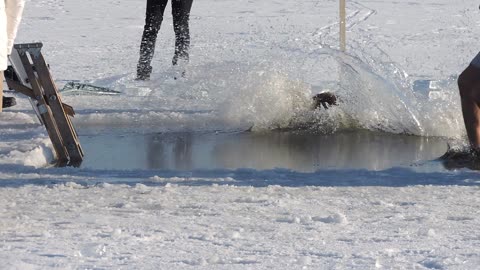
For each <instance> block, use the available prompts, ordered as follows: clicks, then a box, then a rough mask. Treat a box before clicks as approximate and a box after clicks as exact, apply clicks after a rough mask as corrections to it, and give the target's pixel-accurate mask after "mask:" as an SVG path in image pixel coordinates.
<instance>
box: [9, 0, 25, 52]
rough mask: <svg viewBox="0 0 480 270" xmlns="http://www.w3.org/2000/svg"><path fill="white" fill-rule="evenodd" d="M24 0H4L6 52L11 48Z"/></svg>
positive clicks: (10, 50)
mask: <svg viewBox="0 0 480 270" xmlns="http://www.w3.org/2000/svg"><path fill="white" fill-rule="evenodd" d="M24 6H25V1H24V0H5V11H6V13H7V36H8V45H7V50H8V51H7V53H8V54H10V53H11V52H12V48H13V42H14V40H15V37H16V36H17V30H18V25H19V24H20V20H21V19H22V13H23V7H24Z"/></svg>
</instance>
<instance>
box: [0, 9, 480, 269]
mask: <svg viewBox="0 0 480 270" xmlns="http://www.w3.org/2000/svg"><path fill="white" fill-rule="evenodd" d="M338 4H339V3H338V1H327V0H323V1H320V0H319V1H292V0H283V1H274V0H264V1H246V0H241V1H238V0H237V1H233V0H195V1H194V3H193V8H192V14H191V36H192V48H191V62H190V64H189V65H188V66H187V68H186V71H187V73H186V74H187V75H186V77H185V78H181V79H179V80H174V79H173V77H174V76H175V75H176V74H177V72H178V71H177V70H175V69H173V68H172V67H171V57H172V55H173V43H174V36H173V27H172V18H171V15H170V14H171V9H170V6H167V10H166V11H165V18H164V21H163V26H162V29H161V31H160V33H159V39H158V41H157V50H156V55H155V58H154V62H153V74H152V79H151V80H150V81H148V82H137V81H134V80H133V79H134V71H135V66H136V61H137V60H138V46H139V43H140V38H141V32H142V29H143V22H144V12H145V11H144V9H145V1H143V0H130V1H114V0H104V1H95V0H83V1H75V0H38V1H28V0H27V2H26V9H25V16H24V19H23V21H22V25H21V28H20V32H19V34H18V39H17V42H18V43H24V42H35V41H42V42H43V43H44V47H43V49H42V50H43V53H44V55H45V57H46V59H47V60H48V62H49V64H50V66H51V72H52V74H53V76H54V78H55V80H56V82H57V84H58V85H59V87H60V88H61V86H62V85H64V84H65V83H66V82H68V81H72V80H75V81H80V82H89V83H93V84H95V85H98V86H104V87H108V88H110V89H113V90H116V91H119V92H120V94H119V95H114V96H106V95H91V94H88V95H87V94H83V95H81V94H80V95H72V94H67V93H66V94H65V95H64V96H63V101H64V102H65V103H68V104H70V105H72V106H74V108H75V110H76V112H77V115H76V116H75V118H74V124H75V126H76V128H77V131H78V133H79V135H80V138H82V136H90V137H95V136H103V137H105V136H109V135H111V136H112V138H114V137H115V136H130V135H132V134H134V135H136V136H138V135H148V134H170V133H172V134H175V133H185V132H189V133H192V134H198V133H201V134H205V133H214V132H222V133H227V134H228V133H229V132H239V131H243V130H247V129H249V130H250V129H251V132H258V133H262V134H268V133H269V132H274V131H273V130H279V129H280V130H284V129H288V130H291V129H296V128H298V127H301V128H302V129H307V131H310V132H312V133H318V134H333V135H335V134H340V133H341V132H345V131H350V132H351V131H353V132H355V131H356V130H357V131H358V130H368V131H371V132H383V133H389V134H402V135H409V136H422V137H425V138H431V137H435V138H437V137H442V138H445V140H448V141H449V143H450V144H451V145H463V144H465V132H464V127H463V119H462V116H461V109H460V102H459V96H458V92H457V89H456V82H455V78H456V76H458V74H459V73H460V72H461V71H462V69H463V68H464V67H465V66H466V65H467V64H468V63H469V61H470V59H471V58H472V57H473V56H474V55H476V54H477V50H478V27H479V24H480V12H479V10H478V3H477V2H475V1H463V0H462V1H460V0H455V1H452V0H449V1H447V0H440V1H433V0H425V1H368V0H366V1H347V52H346V53H342V52H340V51H339V50H338V43H339V42H338V29H339V26H338ZM326 90H329V91H332V92H334V93H336V94H337V95H338V96H339V101H340V102H339V106H337V107H333V108H331V109H329V110H326V111H325V110H317V111H312V110H310V109H309V105H310V98H311V96H312V95H313V94H316V93H318V92H322V91H326ZM6 95H15V94H13V93H11V92H7V93H6ZM17 97H18V103H19V104H18V105H17V106H16V107H14V108H12V109H7V110H5V112H3V113H1V114H0V269H375V268H376V269H476V268H478V266H479V265H480V233H479V229H478V228H479V227H480V221H479V219H478V210H477V209H478V205H479V203H480V190H479V188H478V187H479V183H480V182H479V181H480V177H479V174H478V172H476V171H472V170H469V169H457V170H446V169H445V168H443V167H442V166H441V164H440V162H438V161H431V160H430V161H429V160H412V164H411V165H407V166H405V165H404V164H402V166H391V167H389V168H384V167H375V168H378V169H363V170H360V169H322V170H318V171H314V172H301V171H296V170H290V169H286V168H282V167H281V166H280V167H278V168H272V169H258V168H257V169H255V168H240V169H221V168H218V169H207V170H167V169H150V170H147V169H144V170H142V169H132V170H124V169H117V168H113V169H105V170H100V169H92V168H83V167H81V168H54V167H52V166H51V165H50V163H51V162H52V161H53V160H54V153H53V149H52V145H51V143H50V141H49V138H48V135H47V134H46V131H45V130H44V128H43V127H42V126H40V125H39V123H38V120H37V119H36V116H35V115H34V114H33V112H32V110H31V107H30V103H29V102H28V101H27V100H26V99H24V98H21V97H20V96H17ZM275 132H278V131H275ZM98 151H102V149H98ZM86 155H87V156H86V158H87V159H88V156H89V155H94V153H92V154H89V153H86ZM335 158H336V156H332V157H331V159H332V160H334V159H335Z"/></svg>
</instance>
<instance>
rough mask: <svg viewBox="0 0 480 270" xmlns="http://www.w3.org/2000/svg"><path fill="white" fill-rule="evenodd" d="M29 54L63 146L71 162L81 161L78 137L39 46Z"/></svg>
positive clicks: (81, 154) (81, 153)
mask: <svg viewBox="0 0 480 270" xmlns="http://www.w3.org/2000/svg"><path fill="white" fill-rule="evenodd" d="M29 52H30V56H31V58H32V61H33V65H34V66H35V68H36V73H37V75H38V78H39V80H40V82H41V85H42V86H43V91H44V93H45V95H46V97H47V98H48V104H49V105H50V108H51V109H52V113H53V116H54V118H55V120H56V123H57V126H58V129H59V131H60V135H61V136H62V139H63V142H64V144H65V147H66V149H67V151H68V154H69V157H70V161H71V162H81V161H82V160H83V151H82V149H81V146H80V143H79V140H78V137H77V136H76V133H75V131H74V129H73V126H72V123H71V121H70V119H69V118H68V116H67V115H66V113H65V109H64V107H63V103H62V100H61V97H60V94H59V93H58V90H57V87H56V85H55V83H54V82H53V79H52V76H51V74H50V71H49V69H48V66H47V64H46V62H45V59H44V58H43V55H42V53H41V52H40V48H38V49H30V50H29Z"/></svg>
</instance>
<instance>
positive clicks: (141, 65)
mask: <svg viewBox="0 0 480 270" xmlns="http://www.w3.org/2000/svg"><path fill="white" fill-rule="evenodd" d="M167 2H168V0H147V10H146V15H145V27H144V29H143V35H142V42H141V44H140V59H139V60H138V65H137V79H141V80H145V79H148V78H150V73H151V72H152V67H151V66H150V63H151V62H152V59H153V54H154V52H155V42H156V40H157V34H158V31H159V30H160V25H161V24H162V21H163V12H164V11H165V7H166V6H167Z"/></svg>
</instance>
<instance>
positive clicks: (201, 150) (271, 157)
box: [80, 131, 447, 172]
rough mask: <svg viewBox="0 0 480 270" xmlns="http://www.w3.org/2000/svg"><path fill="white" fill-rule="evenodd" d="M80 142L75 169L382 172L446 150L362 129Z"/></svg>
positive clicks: (433, 142)
mask: <svg viewBox="0 0 480 270" xmlns="http://www.w3.org/2000/svg"><path fill="white" fill-rule="evenodd" d="M80 140H81V143H82V146H83V148H84V150H85V152H86V159H85V161H84V162H83V164H82V166H81V167H83V168H91V169H125V170H129V169H167V170H196V169H207V170H208V169H238V168H252V169H260V170H261V169H274V168H285V169H291V170H295V171H299V172H313V171H317V170H322V169H367V170H384V169H388V168H392V167H401V166H408V165H410V164H412V163H415V162H419V161H426V160H432V159H436V158H438V157H439V156H441V155H442V154H443V153H445V151H446V150H447V144H446V142H445V140H444V139H441V138H425V137H417V136H406V135H392V134H385V133H373V132H367V131H355V132H344V133H339V134H332V135H321V134H312V133H298V132H268V133H255V132H243V133H165V134H146V135H140V134H135V135H128V136H127V135H123V136H119V135H99V136H81V137H80Z"/></svg>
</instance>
